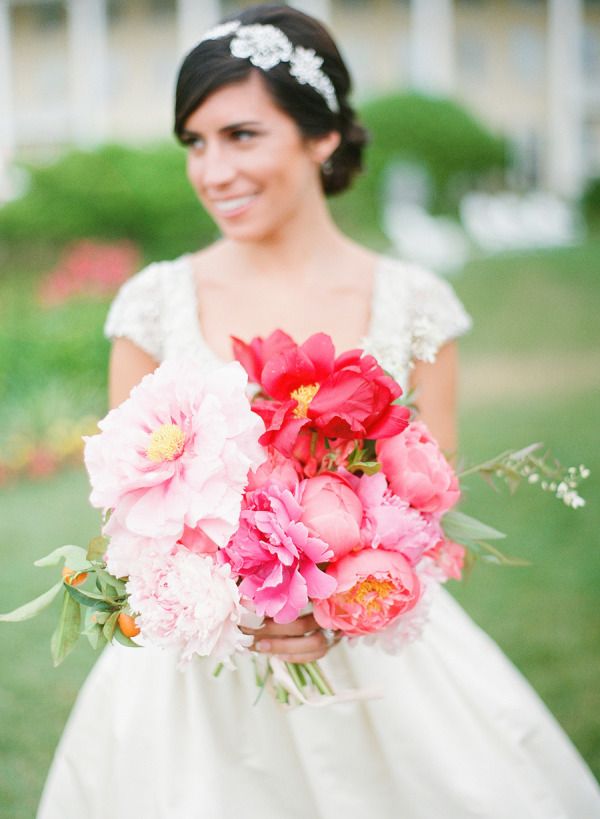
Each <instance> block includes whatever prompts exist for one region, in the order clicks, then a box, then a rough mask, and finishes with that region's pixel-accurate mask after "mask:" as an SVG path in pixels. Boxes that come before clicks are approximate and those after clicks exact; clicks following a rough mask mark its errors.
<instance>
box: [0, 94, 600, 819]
mask: <svg viewBox="0 0 600 819" xmlns="http://www.w3.org/2000/svg"><path fill="white" fill-rule="evenodd" d="M362 113H363V118H364V121H365V123H366V125H367V126H368V128H369V129H370V131H371V133H372V135H373V144H372V146H371V148H370V150H369V152H368V157H367V169H368V174H366V175H364V176H363V177H361V178H360V179H359V180H358V182H357V185H356V187H355V188H354V189H353V190H352V191H350V192H348V193H347V194H344V195H342V196H340V197H336V198H334V199H333V200H332V202H331V204H332V209H333V212H334V215H335V218H336V219H337V220H338V222H339V223H340V225H341V226H342V227H343V228H344V229H345V230H346V231H347V232H349V233H350V234H351V235H352V236H353V237H354V238H356V239H357V240H358V241H361V242H364V243H366V244H368V245H370V246H372V247H374V248H377V249H380V250H385V249H387V246H388V245H387V240H386V239H385V236H384V234H383V233H382V231H381V228H380V223H381V219H380V215H381V200H382V194H383V187H384V185H385V177H386V168H387V166H388V164H389V163H390V162H394V161H405V160H407V161H411V162H417V163H420V164H421V165H422V166H423V167H424V168H425V169H426V171H427V174H428V178H429V180H430V183H431V186H430V191H429V193H430V202H429V205H430V208H431V209H432V210H433V211H434V212H439V213H448V214H453V213H455V212H456V208H457V203H458V201H459V199H460V196H461V195H462V194H463V193H464V192H465V190H472V189H474V188H475V189H477V188H479V187H481V188H482V189H490V187H491V188H493V187H494V185H495V184H496V180H497V174H498V173H499V172H500V171H501V170H502V168H505V167H506V163H507V162H508V158H507V152H506V147H505V145H504V143H503V142H502V140H500V139H498V138H496V137H495V136H493V135H492V134H490V133H488V132H487V131H486V130H485V129H484V128H482V127H481V126H480V125H479V124H478V123H477V122H476V121H474V120H473V119H472V118H471V117H470V115H468V114H467V113H465V112H464V111H462V110H461V109H459V108H458V107H457V106H456V105H454V104H452V103H448V102H440V101H435V100H432V99H426V98H423V97H418V96H416V95H413V94H402V95H394V96H392V97H386V98H383V99H379V100H376V101H374V102H372V103H369V104H368V105H365V106H364V108H363V111H362ZM28 173H29V178H30V186H29V189H28V191H27V193H26V194H25V195H24V196H23V197H22V198H21V199H19V200H16V201H14V202H12V203H10V204H8V205H6V206H5V207H3V208H1V209H0V262H1V268H2V274H1V276H0V361H1V362H2V366H0V453H1V455H0V483H1V482H2V480H4V482H5V486H4V487H2V495H3V497H2V513H1V515H0V528H1V532H0V555H1V557H2V559H3V566H4V569H3V574H2V594H1V598H2V609H7V610H8V609H10V608H12V607H13V606H16V605H18V604H19V603H20V602H22V601H24V600H26V599H29V598H30V597H32V596H33V595H34V594H36V593H39V592H41V591H42V590H43V589H44V588H45V587H47V586H48V585H50V582H49V577H48V573H47V572H43V571H42V570H40V571H39V572H38V571H37V570H35V571H34V570H33V569H32V567H31V563H32V562H33V560H34V559H36V558H37V557H39V556H40V555H42V554H44V553H46V552H47V551H49V550H50V549H51V548H53V547H55V546H57V545H60V544H61V543H64V542H75V543H82V544H83V543H84V542H85V541H86V539H88V538H89V537H91V536H92V535H93V534H94V533H95V530H96V528H97V526H98V524H99V521H98V519H97V515H96V513H95V512H94V511H93V510H91V509H90V508H89V507H88V506H87V503H86V495H87V493H88V487H87V480H86V477H85V473H84V472H83V470H82V469H81V466H77V467H71V468H69V469H66V470H63V471H61V472H58V471H57V467H58V466H59V465H60V463H72V462H73V460H74V459H75V460H77V459H78V458H80V455H79V450H77V454H76V455H75V454H74V450H73V440H74V439H75V440H76V441H78V440H79V439H80V435H81V434H82V433H84V432H86V431H87V432H89V431H91V430H90V429H89V428H88V426H89V425H90V424H91V425H92V427H93V419H94V418H98V417H100V416H101V415H102V414H104V412H105V410H106V399H105V388H106V370H107V359H108V350H109V345H108V342H107V341H106V340H105V339H104V338H103V335H102V327H103V323H104V320H105V317H106V312H107V309H108V303H109V298H108V297H107V296H106V295H102V293H101V292H100V293H99V292H92V291H91V290H90V291H89V292H87V291H86V290H85V288H83V289H82V288H81V287H80V288H73V290H72V292H71V295H70V296H69V298H65V299H62V300H61V299H58V300H55V301H54V302H53V303H48V302H47V301H44V298H42V295H43V293H44V292H47V287H46V286H47V284H48V277H49V276H51V275H52V272H53V271H54V272H56V271H57V270H58V271H59V270H60V267H61V264H62V262H61V259H62V258H63V256H64V254H65V252H69V251H68V248H69V247H70V243H72V242H74V241H77V240H82V239H86V240H95V241H96V242H97V243H100V244H99V245H98V246H99V247H100V248H102V246H103V245H102V243H115V242H117V241H119V240H123V239H127V240H129V241H131V242H134V243H135V244H136V245H137V247H138V249H139V251H140V264H144V263H148V262H150V261H153V260H155V259H165V258H172V257H174V256H177V255H178V254H180V253H183V252H187V251H190V250H195V249H197V248H199V247H201V246H203V245H205V244H207V243H209V242H211V241H213V240H214V239H215V238H216V236H217V232H216V229H215V227H214V225H213V224H212V223H211V222H210V220H209V219H208V217H207V216H206V215H205V214H204V213H203V211H202V209H201V208H200V206H199V204H198V202H197V201H196V199H195V196H194V194H193V193H192V191H191V189H190V187H189V185H188V182H187V180H186V178H185V154H184V151H183V150H182V149H181V148H179V147H177V146H175V145H166V144H165V145H160V146H156V147H154V148H144V149H137V148H136V149H134V148H129V147H124V146H119V145H107V146H104V147H101V148H98V149H97V150H94V151H73V152H70V153H68V154H66V155H65V156H64V157H63V158H62V159H60V160H58V161H57V162H56V163H54V164H52V165H46V166H37V167H33V166H30V167H28ZM582 209H583V211H584V213H585V214H586V217H587V220H588V236H587V238H586V239H585V240H584V241H582V242H581V243H579V244H577V245H573V246H569V247H563V248H560V249H553V250H535V251H534V250H531V251H528V252H518V253H517V252H512V253H500V254H496V255H493V256H488V257H483V256H481V257H475V258H473V259H472V260H471V261H470V262H469V263H468V264H467V266H466V267H465V269H464V270H462V271H461V273H460V275H458V276H457V277H456V278H455V279H454V281H453V284H454V286H455V288H456V290H457V292H458V294H459V296H460V297H461V298H462V300H463V301H464V303H465V305H466V307H467V309H468V310H469V312H470V313H471V314H472V315H473V317H474V330H473V332H472V333H471V334H470V335H469V336H467V337H466V338H465V339H464V340H463V342H461V344H462V359H463V368H462V369H463V377H462V392H463V399H464V400H463V406H462V412H461V452H462V453H463V457H465V458H466V459H468V461H469V462H470V463H475V462H477V461H478V460H481V459H483V458H485V457H487V456H490V455H493V454H495V453H496V452H497V451H500V450H502V449H504V448H506V447H512V446H524V445H526V444H528V443H530V442H531V441H533V440H543V441H545V442H546V443H547V444H548V445H549V446H551V447H552V449H553V451H554V452H555V454H556V455H557V457H559V458H560V459H561V460H562V461H563V463H567V464H569V463H574V464H578V463H580V462H584V463H586V465H587V466H588V467H590V468H591V470H592V477H591V479H590V480H589V481H588V482H587V485H586V484H584V485H583V487H582V493H583V494H584V495H585V496H586V497H587V498H588V499H589V501H590V502H589V505H588V506H587V507H586V508H585V509H583V510H581V511H580V512H577V513H574V512H573V511H572V510H570V509H568V508H566V507H564V506H562V505H561V504H560V502H558V501H556V500H553V499H552V498H551V497H549V496H548V495H544V494H543V493H541V492H539V491H538V492H537V493H536V492H535V491H534V489H533V488H530V487H525V488H524V491H523V492H520V493H518V494H517V495H516V496H515V497H514V498H512V499H510V500H509V499H508V497H507V496H506V495H500V496H499V495H495V494H494V493H493V492H492V491H491V490H490V489H489V487H487V486H486V485H485V484H483V483H482V482H477V481H476V480H475V481H474V482H472V486H471V489H470V490H469V492H468V493H467V497H466V499H465V510H466V511H468V512H471V513H473V514H476V515H477V516H478V517H481V518H482V519H484V520H486V521H488V522H489V523H490V524H492V525H495V526H497V527H498V528H500V529H502V530H504V531H507V532H509V533H510V537H509V539H508V541H507V544H506V547H505V550H506V551H507V552H509V553H510V552H512V553H513V554H518V555H520V556H523V557H525V558H527V559H529V560H531V562H532V565H531V567H529V568H527V569H514V570H499V569H495V568H491V567H488V566H478V567H476V568H475V570H474V572H473V576H472V577H471V578H470V579H468V580H467V581H466V582H465V583H463V584H461V585H456V584H454V586H453V589H452V591H453V593H454V594H456V596H457V597H458V598H459V599H460V601H461V602H462V603H463V604H464V605H465V607H466V608H467V610H468V611H469V613H470V614H471V615H472V616H473V617H474V618H475V619H476V621H477V622H479V623H481V625H482V626H483V627H484V628H485V629H486V630H487V631H488V632H489V633H490V634H491V635H492V636H493V637H494V638H495V639H496V640H498V641H499V643H500V645H501V647H502V648H503V649H504V650H505V651H506V652H507V653H508V655H509V656H510V657H511V659H513V660H514V661H515V662H516V663H517V665H518V667H519V668H521V669H522V670H523V671H524V673H525V674H526V675H527V676H528V677H529V679H530V680H531V681H532V682H533V683H534V685H535V687H536V688H537V690H538V691H539V692H540V693H541V695H542V696H543V698H544V699H545V701H546V702H547V703H548V705H549V706H550V707H551V709H552V710H553V711H554V713H555V714H556V715H557V716H558V718H559V720H560V721H561V723H562V724H563V726H564V727H565V728H566V730H567V731H568V733H569V734H570V736H571V737H572V738H573V739H574V741H575V743H576V744H577V746H578V747H579V749H580V750H581V752H582V753H583V754H584V756H585V758H586V759H587V760H588V762H589V764H590V765H591V766H592V768H593V769H594V771H595V772H596V774H600V726H599V725H598V720H597V714H598V713H600V689H599V688H598V686H597V684H596V681H597V679H598V674H599V671H600V668H599V663H598V653H597V646H598V644H599V638H600V621H599V618H598V615H597V589H598V587H599V584H600V552H599V550H598V548H597V532H598V531H599V530H600V510H599V508H598V504H597V502H596V503H594V502H592V498H593V497H594V494H596V497H597V490H598V487H599V479H598V476H599V475H600V452H599V451H598V447H597V445H595V443H594V442H595V440H596V437H597V433H596V428H597V418H598V415H599V414H600V400H599V396H600V391H598V389H597V387H598V372H600V337H599V334H598V329H597V328H598V321H597V307H596V305H597V297H598V289H599V284H598V269H599V267H600V183H596V184H595V185H594V184H592V185H590V186H589V188H588V190H587V192H586V194H585V196H584V199H583V201H582ZM45 287H46V290H44V288H45ZM75 449H77V448H76V447H75ZM61 453H62V454H61ZM63 455H64V457H62V456H63ZM59 456H61V457H62V461H61V457H59ZM2 457H4V458H5V459H6V458H8V459H12V461H11V463H12V467H11V468H12V472H11V470H10V469H8V467H7V466H6V464H5V469H4V473H3V472H2ZM18 475H20V476H21V478H20V479H17V477H16V476H18ZM41 477H45V478H46V480H45V481H43V482H42V481H40V480H39V479H40V478H41ZM34 479H36V480H34ZM53 617H54V613H53V612H47V613H46V616H45V617H43V618H40V619H39V620H35V621H33V622H31V623H26V624H22V625H18V626H4V627H3V628H2V629H1V630H0V639H1V640H2V651H3V652H4V656H5V657H8V656H10V657H11V658H13V660H12V661H11V662H10V663H6V662H5V663H4V664H2V667H1V668H0V694H1V696H0V722H1V723H2V725H3V732H2V734H1V736H0V748H1V749H2V751H3V758H4V759H6V760H7V761H6V763H5V764H3V766H2V771H0V803H1V804H2V805H3V807H4V809H5V810H6V811H7V813H6V815H7V816H10V817H11V819H25V817H30V816H32V815H33V814H34V811H35V805H36V803H37V799H38V796H39V792H40V789H41V786H42V782H43V779H44V776H45V772H46V770H47V767H48V764H49V762H50V758H51V754H52V752H53V749H54V746H55V743H56V741H57V739H58V736H59V734H60V731H61V729H62V726H63V724H64V719H65V717H66V714H67V712H68V710H69V708H70V706H71V704H72V702H73V700H74V697H75V695H76V692H77V690H78V688H79V686H80V685H81V683H82V681H83V679H84V676H85V674H86V672H87V670H88V669H89V666H90V665H91V663H92V661H93V656H92V655H91V653H90V652H88V651H86V650H81V651H79V652H75V653H74V655H73V656H72V657H70V658H69V659H68V661H67V662H66V663H65V665H64V666H62V667H61V668H60V669H59V670H58V671H54V670H52V668H51V662H50V656H49V650H48V640H49V635H50V630H51V621H52V618H53ZM24 726H27V729H26V730H24Z"/></svg>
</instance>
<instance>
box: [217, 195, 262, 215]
mask: <svg viewBox="0 0 600 819" xmlns="http://www.w3.org/2000/svg"><path fill="white" fill-rule="evenodd" d="M257 196H258V194H256V193H253V194H250V195H248V196H235V197H230V198H229V199H213V201H212V206H213V208H214V210H215V211H216V212H217V213H218V214H219V216H224V217H225V218H226V219H231V218H233V217H234V216H240V215H241V214H242V213H245V212H246V211H247V210H248V208H249V207H250V206H251V205H252V203H253V202H254V200H255V199H256V197H257Z"/></svg>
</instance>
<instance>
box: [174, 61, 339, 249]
mask: <svg viewBox="0 0 600 819" xmlns="http://www.w3.org/2000/svg"><path fill="white" fill-rule="evenodd" d="M182 136H183V138H184V140H185V141H186V142H189V148H188V161H187V172H188V177H189V179H190V182H191V183H192V186H193V188H194V190H195V191H196V193H197V195H198V197H199V199H200V201H201V202H202V204H203V205H204V207H205V208H206V210H207V211H208V213H209V214H210V215H211V216H212V218H213V219H214V220H215V222H216V223H217V225H218V226H219V228H220V229H221V231H222V233H223V235H224V236H226V237H228V238H231V239H236V240H239V241H260V240H261V239H265V238H268V237H269V236H272V235H273V234H274V233H276V232H277V231H278V230H280V229H281V228H282V227H283V226H284V225H285V224H286V223H287V222H288V221H289V220H290V219H293V218H294V217H295V215H297V214H298V212H299V211H300V210H301V209H303V208H307V207H313V206H314V197H315V196H322V195H323V194H322V192H321V185H320V180H319V165H320V163H321V162H322V161H324V160H325V159H326V158H327V157H328V156H329V155H330V154H331V153H332V151H333V149H334V148H335V147H336V144H337V139H338V136H337V134H335V133H333V134H329V135H328V136H327V137H323V138H321V139H318V140H306V139H305V138H303V136H302V134H301V133H300V131H299V129H298V126H297V124H296V123H295V122H294V120H293V119H291V118H290V117H289V116H288V115H287V114H285V113H284V112H283V111H281V110H280V109H279V108H278V107H277V106H276V105H275V103H274V102H273V101H272V99H271V96H270V95H269V92H268V91H267V89H266V88H265V85H264V83H263V81H262V79H261V78H260V76H259V74H258V73H257V72H254V71H253V72H252V73H251V74H250V76H249V77H248V79H247V80H244V81H243V82H240V83H236V84H235V85H228V86H225V87H223V88H221V89H219V90H218V91H216V92H215V93H214V94H211V96H209V97H208V99H206V100H205V102H203V103H202V105H201V106H200V107H199V108H197V109H196V111H194V113H193V114H191V115H190V117H189V118H188V119H187V121H186V123H185V131H184V133H183V135H182Z"/></svg>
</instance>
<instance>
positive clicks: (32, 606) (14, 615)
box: [0, 580, 63, 623]
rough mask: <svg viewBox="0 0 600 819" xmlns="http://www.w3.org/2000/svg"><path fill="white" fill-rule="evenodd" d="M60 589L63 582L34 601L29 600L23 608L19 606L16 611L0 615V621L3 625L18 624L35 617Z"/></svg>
mask: <svg viewBox="0 0 600 819" xmlns="http://www.w3.org/2000/svg"><path fill="white" fill-rule="evenodd" d="M62 587H63V582H62V580H60V581H59V582H58V583H56V585H54V586H52V588H51V589H48V591H45V592H44V593H43V594H40V596H39V597H36V598H35V600H30V601H29V603H25V604H24V605H23V606H19V608H18V609H14V610H13V611H9V612H8V613H7V614H0V621H2V622H4V623H20V622H21V621H22V620H29V619H30V618H31V617H35V615H36V614H38V613H39V612H40V611H42V610H43V609H45V608H46V607H47V606H49V605H50V603H51V602H52V601H53V600H54V598H55V597H56V596H57V594H58V593H59V592H60V590H61V589H62Z"/></svg>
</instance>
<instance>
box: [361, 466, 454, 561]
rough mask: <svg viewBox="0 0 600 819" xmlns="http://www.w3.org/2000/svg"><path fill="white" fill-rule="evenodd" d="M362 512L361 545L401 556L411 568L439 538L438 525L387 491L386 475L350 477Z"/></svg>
mask: <svg viewBox="0 0 600 819" xmlns="http://www.w3.org/2000/svg"><path fill="white" fill-rule="evenodd" d="M348 480H349V481H350V483H351V485H352V487H353V488H354V490H355V492H356V494H357V495H358V497H359V499H360V501H361V503H362V506H363V508H364V517H363V522H362V528H361V543H362V545H363V546H371V547H373V548H374V549H377V548H381V549H389V550H390V551H395V552H400V554H402V555H403V556H404V557H405V558H406V559H407V560H408V562H409V563H410V564H411V566H414V565H415V564H416V563H417V562H418V561H419V560H420V558H421V556H422V555H423V553H424V552H425V550H426V549H429V548H431V547H432V546H433V545H434V544H435V543H436V542H437V541H438V540H439V538H440V532H441V530H440V526H439V524H438V523H437V521H434V520H431V519H429V518H427V517H424V516H423V515H421V514H420V512H418V511H417V510H416V509H413V508H411V507H410V506H409V505H408V503H407V502H406V501H405V500H402V499H401V498H399V497H398V496H397V495H394V493H393V492H392V491H391V489H390V488H389V486H388V484H387V481H386V479H385V475H384V474H383V473H382V472H377V473H376V474H375V475H361V476H360V478H359V477H357V476H355V475H349V477H348Z"/></svg>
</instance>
